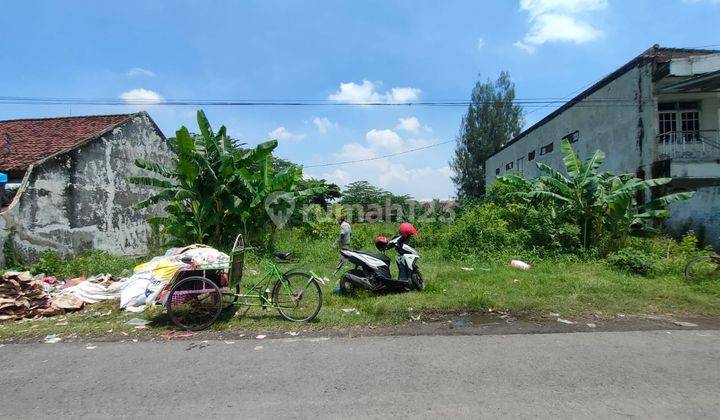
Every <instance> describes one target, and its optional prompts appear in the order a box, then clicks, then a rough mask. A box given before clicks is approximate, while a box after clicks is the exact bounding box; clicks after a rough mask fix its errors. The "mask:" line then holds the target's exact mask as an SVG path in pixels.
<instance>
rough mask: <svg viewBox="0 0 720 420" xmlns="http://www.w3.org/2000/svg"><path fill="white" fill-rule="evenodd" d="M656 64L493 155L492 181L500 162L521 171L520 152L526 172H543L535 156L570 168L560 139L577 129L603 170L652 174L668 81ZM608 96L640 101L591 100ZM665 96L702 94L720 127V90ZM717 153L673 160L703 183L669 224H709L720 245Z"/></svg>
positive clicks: (712, 122) (676, 170)
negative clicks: (657, 77)
mask: <svg viewBox="0 0 720 420" xmlns="http://www.w3.org/2000/svg"><path fill="white" fill-rule="evenodd" d="M651 70H652V66H651V65H650V64H644V65H639V66H637V67H635V68H633V69H631V70H630V71H628V72H627V73H625V74H623V75H622V76H620V77H618V78H617V79H615V80H614V81H612V82H610V83H608V84H607V85H606V86H604V87H603V88H601V89H599V90H598V91H596V92H594V93H593V94H591V95H589V96H588V98H586V99H584V100H583V101H581V102H579V103H578V104H576V105H574V106H572V107H570V108H569V109H567V110H565V111H564V112H562V113H561V114H559V115H557V116H556V117H555V118H553V119H552V120H550V121H548V122H546V123H545V124H543V125H542V126H540V127H538V128H536V129H534V130H533V131H531V132H529V133H528V134H526V135H525V136H524V137H522V138H521V139H520V140H518V141H517V142H515V143H513V144H511V145H509V146H508V147H507V148H505V149H503V150H501V151H500V152H498V153H497V154H495V155H494V156H492V157H490V158H489V159H488V160H487V162H486V165H487V179H486V184H487V185H489V184H491V183H492V182H493V181H494V180H495V178H496V176H495V169H496V168H500V175H505V174H508V173H510V172H513V171H516V170H517V159H518V158H524V168H523V171H522V172H523V174H524V175H525V176H526V177H531V178H532V177H536V176H538V175H540V172H539V170H538V169H537V167H536V166H535V162H543V163H546V164H548V165H550V166H552V167H554V168H556V169H559V170H561V171H563V172H564V165H563V162H562V152H561V151H560V142H561V139H562V137H564V136H565V135H567V134H570V133H572V132H574V131H576V130H577V131H579V134H580V140H579V141H578V142H577V143H574V144H573V148H574V149H575V151H576V153H578V154H579V155H580V158H581V159H585V158H587V157H588V156H589V155H590V154H591V153H592V152H593V151H595V150H597V149H600V150H602V151H603V152H605V154H606V156H607V157H606V160H605V163H604V164H603V166H602V167H601V168H600V169H601V170H604V171H611V172H615V173H636V172H637V170H638V169H639V168H642V170H644V171H645V176H646V178H650V177H652V169H651V166H652V163H653V162H654V161H656V160H658V156H659V155H660V152H661V150H660V148H661V146H660V145H658V142H657V140H656V134H657V124H658V122H657V118H658V117H657V103H658V96H657V95H655V89H656V88H657V87H658V86H661V85H662V83H663V82H660V83H659V84H658V85H656V84H654V83H653V81H652V74H651ZM602 98H631V99H632V98H635V99H636V102H635V105H623V106H617V105H608V104H602V103H600V104H598V103H593V102H591V101H588V99H590V100H592V99H602ZM640 98H642V100H639V99H640ZM659 99H660V100H661V101H683V100H700V101H701V129H703V130H717V129H718V127H720V109H719V108H720V97H718V96H717V94H715V93H694V94H663V95H660V96H659ZM708 135H710V134H708ZM550 142H553V143H554V150H553V152H552V153H551V154H549V155H545V156H540V147H542V146H544V145H546V144H548V143H550ZM532 150H535V154H536V158H535V161H534V162H528V160H527V158H528V152H530V151H532ZM714 153H716V151H714V150H713V152H712V153H707V152H704V153H701V155H699V156H691V160H690V161H683V160H680V159H674V160H673V161H672V163H671V175H672V176H673V177H674V178H678V180H680V181H684V182H683V185H685V186H686V187H687V189H690V190H696V189H697V193H696V195H695V197H694V198H693V199H692V200H689V201H686V202H679V203H675V204H673V205H672V207H671V208H670V217H669V218H668V219H667V220H666V222H665V225H666V227H667V228H668V229H669V230H670V232H672V233H675V234H682V233H684V231H686V230H687V229H688V228H693V229H694V230H696V231H699V230H704V231H705V240H706V241H707V242H709V243H710V244H712V245H713V246H714V247H716V248H717V249H720V187H717V186H716V185H717V184H716V183H714V182H710V184H714V185H708V180H720V161H718V159H717V156H716V155H715V154H714ZM509 162H514V166H515V167H514V168H513V170H512V171H507V170H506V169H505V165H506V164H507V163H509ZM699 178H702V180H703V182H702V183H695V182H694V180H695V179H699Z"/></svg>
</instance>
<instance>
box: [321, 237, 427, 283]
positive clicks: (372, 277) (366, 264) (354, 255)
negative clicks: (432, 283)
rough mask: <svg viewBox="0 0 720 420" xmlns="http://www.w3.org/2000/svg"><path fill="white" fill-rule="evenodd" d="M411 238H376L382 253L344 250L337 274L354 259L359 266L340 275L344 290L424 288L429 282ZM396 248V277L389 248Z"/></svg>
mask: <svg viewBox="0 0 720 420" xmlns="http://www.w3.org/2000/svg"><path fill="white" fill-rule="evenodd" d="M406 241H407V238H406V237H404V236H402V235H398V236H396V237H394V238H392V239H391V240H389V241H388V240H387V238H385V237H383V236H380V237H378V238H377V239H376V240H375V246H376V247H377V249H378V251H380V252H381V253H379V254H376V253H371V252H365V251H358V250H350V249H342V250H340V254H341V255H342V256H343V258H342V260H341V261H340V264H339V265H338V267H337V269H336V270H335V273H337V272H338V271H340V269H341V268H342V267H343V266H344V265H345V263H346V262H350V263H351V264H354V265H355V268H353V269H351V270H348V271H346V272H345V273H344V274H343V275H342V277H341V278H340V293H343V294H352V293H353V292H355V291H356V290H369V291H371V292H373V293H378V292H389V291H407V290H423V289H424V288H425V281H424V280H423V276H422V274H421V273H420V270H419V269H418V266H417V260H418V259H419V258H420V254H418V252H417V251H416V250H415V249H414V248H413V247H411V246H410V245H408V244H407V243H406ZM393 248H394V249H395V251H396V252H397V256H396V257H395V261H396V263H397V267H398V277H397V278H396V279H393V278H392V274H391V273H390V258H389V257H388V256H387V255H385V251H387V250H390V249H393Z"/></svg>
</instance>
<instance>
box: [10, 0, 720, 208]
mask: <svg viewBox="0 0 720 420" xmlns="http://www.w3.org/2000/svg"><path fill="white" fill-rule="evenodd" d="M718 22H720V0H655V1H649V0H647V1H646V0H632V1H630V0H624V1H621V0H497V1H477V0H476V1H460V0H458V1H447V2H436V1H424V0H408V1H387V0H386V1H352V2H351V1H305V2H300V1H289V0H288V1H272V0H264V1H173V2H170V1H168V2H160V1H147V0H145V1H130V0H126V1H123V2H120V3H118V2H98V1H68V2H57V1H24V2H6V3H4V4H3V12H2V14H0V63H1V65H0V96H39V97H62V98H71V97H74V98H115V99H117V98H130V99H132V98H138V97H139V98H144V99H151V100H156V101H158V102H162V101H163V100H166V99H184V98H193V99H304V100H330V101H336V102H346V101H353V100H373V101H381V102H388V101H389V102H405V101H413V100H445V99H467V98H468V96H469V94H470V90H471V89H472V86H473V84H474V82H475V80H476V79H477V78H478V75H480V77H482V78H483V79H485V78H488V77H490V78H495V77H496V76H497V74H498V73H499V72H500V71H501V70H508V71H509V72H510V74H511V77H512V79H513V80H514V82H515V83H516V90H517V96H518V97H519V98H548V97H551V98H558V97H564V96H566V95H568V94H570V93H571V92H573V91H576V90H578V89H579V88H581V87H583V86H586V85H588V84H589V83H591V82H592V81H594V80H597V79H598V78H600V77H602V76H603V75H605V74H607V73H608V72H610V71H612V70H614V69H615V68H617V67H619V66H620V65H622V64H623V63H625V62H626V61H628V60H629V59H631V58H632V57H633V56H635V55H637V54H638V53H640V52H641V51H643V50H645V49H646V48H648V47H650V46H651V45H653V44H655V43H659V44H661V45H663V46H672V47H696V46H705V45H716V44H720V28H719V26H718ZM137 109H138V108H137V107H136V106H130V105H123V106H87V105H85V106H80V105H74V106H72V107H68V106H67V105H54V106H48V105H45V106H30V105H8V104H0V119H11V118H26V117H27V118H31V117H43V116H63V115H68V114H70V113H72V114H73V115H86V114H101V113H118V112H128V111H133V110H137ZM143 109H147V111H148V112H149V113H150V115H151V116H152V117H153V119H155V121H156V122H157V123H158V124H159V126H160V128H161V129H162V130H163V131H164V132H165V134H166V135H172V134H173V133H174V131H175V130H176V129H177V128H178V127H179V126H180V125H183V124H184V125H187V126H188V127H189V128H191V129H192V128H193V127H195V122H194V111H195V108H193V107H170V106H162V105H155V106H144V107H143ZM205 110H206V113H207V114H208V116H209V118H210V120H211V123H213V125H220V124H224V125H226V126H227V127H228V129H229V131H230V133H231V134H232V135H233V136H235V137H237V138H239V139H242V140H243V141H246V142H247V143H249V144H256V143H258V142H260V141H263V140H266V139H268V138H269V137H271V136H274V137H277V138H278V139H279V141H280V146H279V148H278V152H277V153H278V155H280V156H281V157H284V158H287V159H290V160H292V161H295V162H299V163H303V164H305V165H313V164H318V163H326V162H337V161H344V160H352V159H361V158H372V157H377V156H382V155H385V154H389V153H394V152H398V151H402V150H407V149H408V148H415V147H422V146H424V145H428V144H433V143H437V142H441V141H444V140H449V139H452V138H454V137H455V136H456V134H457V132H458V128H459V122H460V119H461V117H462V114H463V111H464V110H463V109H462V108H454V107H450V108H438V107H432V108H422V107H366V106H347V107H345V106H344V107H264V108H246V107H242V108H241V107H206V108H205ZM551 111H552V108H550V107H545V108H540V109H537V108H535V109H533V108H528V109H526V112H527V117H526V120H527V121H526V124H531V123H533V122H535V121H537V120H538V119H540V118H542V117H543V116H544V115H545V114H547V113H549V112H551ZM452 149H453V145H452V144H447V145H443V146H439V147H434V148H430V149H426V150H423V151H418V152H414V153H409V154H406V155H402V156H398V157H394V158H389V159H380V160H375V161H371V162H367V163H361V164H353V165H343V166H337V167H323V168H308V169H306V171H305V172H306V174H309V175H312V176H315V177H324V178H327V179H329V180H332V181H334V182H338V183H339V184H341V185H343V184H345V183H347V182H350V181H353V180H358V179H366V180H368V181H370V182H372V183H374V184H376V185H380V186H382V187H385V188H387V189H389V190H391V191H393V192H396V193H403V194H405V193H407V194H411V195H413V196H415V197H417V198H420V199H427V198H432V197H439V198H448V197H451V196H452V195H453V194H454V189H453V186H452V183H451V181H450V179H449V174H450V170H449V168H448V165H447V164H448V160H449V159H450V158H451V156H452Z"/></svg>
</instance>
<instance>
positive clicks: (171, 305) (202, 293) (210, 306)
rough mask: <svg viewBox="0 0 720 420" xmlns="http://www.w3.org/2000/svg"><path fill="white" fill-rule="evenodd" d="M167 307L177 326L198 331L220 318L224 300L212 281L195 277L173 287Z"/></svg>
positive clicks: (181, 281)
mask: <svg viewBox="0 0 720 420" xmlns="http://www.w3.org/2000/svg"><path fill="white" fill-rule="evenodd" d="M165 305H166V306H167V312H168V315H169V316H170V319H171V320H172V321H173V322H174V323H175V325H177V326H178V327H180V328H182V329H185V330H191V331H197V330H202V329H204V328H207V327H208V326H209V325H210V324H212V323H213V322H215V320H216V319H217V317H218V316H220V312H221V311H222V309H223V298H222V293H221V292H220V289H219V288H218V287H217V285H216V284H215V283H213V282H212V281H211V280H210V279H207V278H205V277H199V276H193V277H186V278H184V279H182V280H180V281H179V282H177V283H176V284H175V285H173V287H172V289H170V293H169V294H168V297H167V301H166V304H165Z"/></svg>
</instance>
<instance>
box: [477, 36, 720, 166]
mask: <svg viewBox="0 0 720 420" xmlns="http://www.w3.org/2000/svg"><path fill="white" fill-rule="evenodd" d="M718 52H720V50H701V49H695V48H666V47H661V46H659V45H653V46H652V47H650V48H648V49H647V50H645V51H643V52H642V53H640V54H639V55H638V56H636V57H635V58H633V59H632V60H630V61H628V62H627V63H625V64H623V65H622V66H621V67H620V68H618V69H617V70H615V71H613V72H612V73H610V74H608V75H607V76H605V77H603V78H602V79H600V80H598V81H597V82H595V83H594V84H593V85H592V86H590V87H589V88H587V89H585V90H584V91H582V92H581V93H580V94H578V95H577V96H575V97H574V98H572V99H570V100H569V101H567V102H565V103H564V104H563V105H562V106H560V107H559V108H558V109H556V110H555V111H553V112H551V113H550V114H548V115H546V116H545V117H544V118H543V119H541V120H540V121H538V122H536V123H535V124H533V125H531V126H530V127H528V128H527V129H526V130H524V131H523V132H522V133H520V134H518V135H517V136H515V137H513V138H512V139H511V140H510V141H508V142H507V143H505V144H504V145H502V146H501V147H500V148H499V149H498V150H496V151H495V153H493V154H492V155H490V156H489V157H488V158H490V157H492V156H495V155H496V154H498V153H499V152H500V151H502V150H504V149H506V148H507V147H509V146H510V145H512V144H514V143H516V142H517V141H519V140H521V139H522V138H523V137H525V136H526V135H528V134H530V133H531V132H532V131H534V130H535V129H537V128H539V127H541V126H543V125H544V124H545V123H547V122H548V121H550V120H552V119H553V118H555V117H557V116H558V115H560V114H562V113H563V112H565V111H566V110H567V109H568V108H570V107H572V106H573V105H575V104H576V103H578V102H580V101H582V100H583V99H585V98H586V97H588V96H590V95H591V94H593V93H594V92H596V91H598V90H600V89H602V88H603V87H605V86H606V85H607V84H608V83H610V82H612V81H613V80H615V79H617V78H618V77H620V76H622V75H623V74H625V73H627V72H628V71H630V70H631V69H633V68H635V67H637V66H638V65H640V64H642V63H645V62H648V61H655V63H656V65H658V67H663V65H665V64H666V63H668V62H669V61H670V60H672V59H673V58H685V57H692V56H698V55H706V54H715V53H718ZM656 71H657V70H656Z"/></svg>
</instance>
